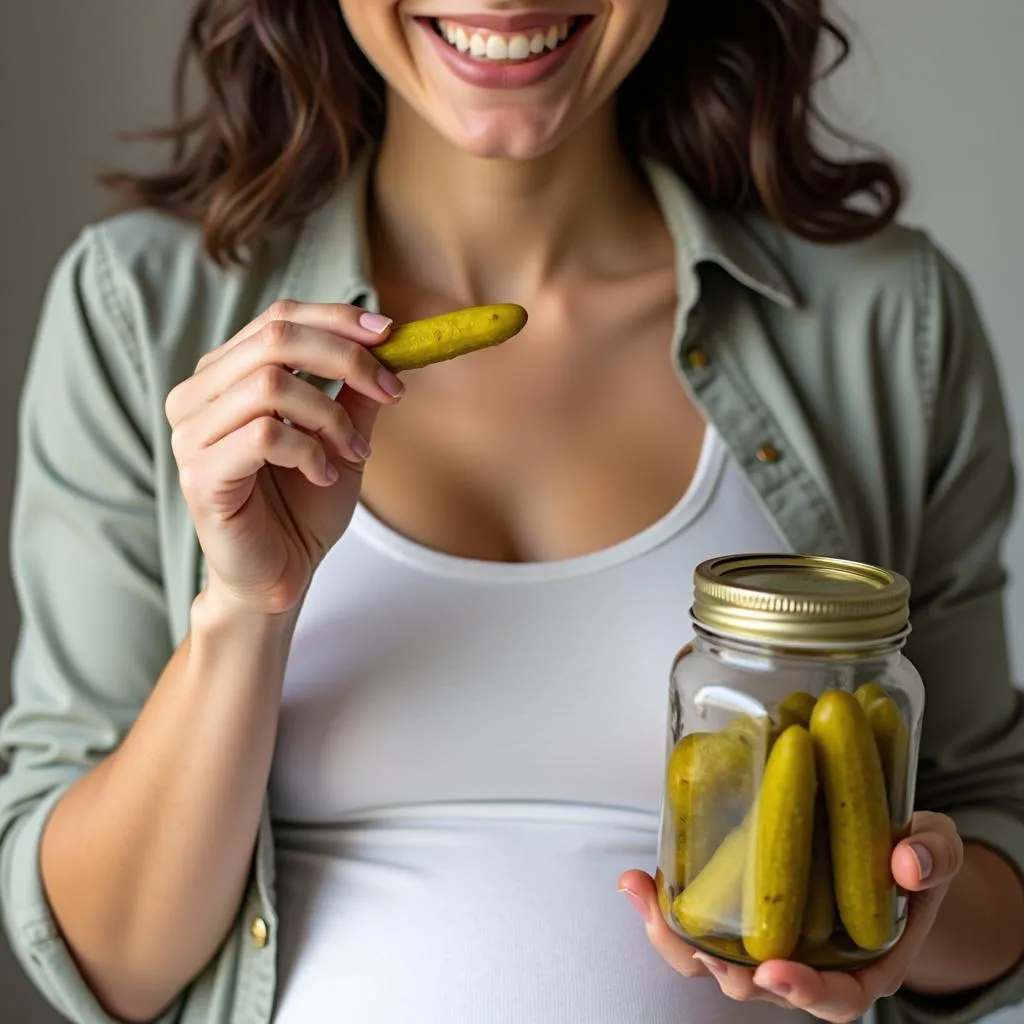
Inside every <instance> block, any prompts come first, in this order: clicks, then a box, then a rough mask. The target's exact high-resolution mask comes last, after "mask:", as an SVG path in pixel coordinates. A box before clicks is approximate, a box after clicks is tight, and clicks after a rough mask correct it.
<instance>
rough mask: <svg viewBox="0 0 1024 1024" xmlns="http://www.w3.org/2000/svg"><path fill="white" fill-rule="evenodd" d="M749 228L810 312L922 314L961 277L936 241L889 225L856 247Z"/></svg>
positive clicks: (768, 227) (759, 224)
mask: <svg viewBox="0 0 1024 1024" xmlns="http://www.w3.org/2000/svg"><path fill="white" fill-rule="evenodd" d="M748 223H749V227H750V230H751V231H752V232H753V233H754V234H755V235H756V236H757V237H758V238H759V240H760V241H761V242H762V244H763V245H765V246H766V248H768V250H769V251H770V252H771V254H772V256H773V257H774V258H775V260H776V261H777V262H778V263H779V265H780V269H781V270H782V271H783V273H784V274H785V275H786V276H787V278H788V279H789V280H790V281H791V282H792V284H793V288H794V290H795V291H796V293H797V296H798V300H799V302H800V305H802V306H804V307H806V308H808V309H815V308H820V307H822V306H825V305H827V304H837V303H838V304H839V305H841V306H842V307H843V308H846V309H850V310H853V309H858V308H865V307H866V308H873V309H875V310H876V311H877V309H878V307H879V304H886V305H888V306H891V307H892V308H893V310H894V311H895V310H896V309H897V308H900V309H902V310H903V311H907V310H913V309H918V310H920V311H921V312H922V313H923V312H925V311H927V309H928V308H929V307H930V305H931V304H932V303H934V302H935V301H936V300H937V299H938V298H939V295H938V294H937V290H938V289H940V288H943V287H946V286H947V285H948V284H950V283H951V282H950V281H946V280H944V279H945V278H946V277H947V276H948V275H949V274H950V273H952V274H953V276H957V272H956V271H955V270H953V268H952V266H951V264H950V263H949V260H948V258H947V257H946V256H945V254H944V253H943V252H942V251H941V249H940V248H939V246H938V245H937V244H936V242H935V241H934V239H933V238H932V237H931V235H930V234H929V233H928V232H927V231H925V230H923V229H921V228H918V227H913V226H910V225H907V224H902V223H893V224H890V225H888V226H887V227H885V228H883V229H882V230H880V231H878V232H876V233H875V234H873V235H871V236H870V237H868V238H865V239H861V240H859V241H855V242H845V243H840V244H824V243H816V242H812V241H809V240H807V239H804V238H800V237H798V236H796V235H794V234H792V233H791V232H787V231H784V230H783V229H781V228H779V227H778V226H777V225H775V224H772V223H769V222H767V221H766V220H764V219H761V218H751V220H750V221H749V222H748Z"/></svg>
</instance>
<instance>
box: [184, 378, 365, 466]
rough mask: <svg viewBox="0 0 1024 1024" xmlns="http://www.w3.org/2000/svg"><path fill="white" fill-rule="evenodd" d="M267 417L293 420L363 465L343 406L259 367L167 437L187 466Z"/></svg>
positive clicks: (360, 445) (360, 443) (360, 444)
mask: <svg viewBox="0 0 1024 1024" xmlns="http://www.w3.org/2000/svg"><path fill="white" fill-rule="evenodd" d="M265 416H274V417H277V418H279V419H285V420H289V421H291V423H293V424H294V425H295V426H297V427H301V428H302V430H304V431H305V432H306V433H310V434H313V435H314V436H316V437H319V438H321V440H323V441H324V442H325V443H326V444H327V446H328V448H329V449H331V450H333V451H334V452H335V453H336V454H337V455H339V456H340V457H341V458H343V459H350V460H352V461H353V462H361V461H362V460H363V459H365V458H367V456H368V455H369V453H370V448H369V444H368V443H367V441H366V439H365V438H364V437H362V436H361V435H358V434H357V432H356V430H355V428H354V427H353V425H352V421H351V419H350V418H349V414H348V412H347V411H346V410H345V409H344V408H343V407H342V406H341V405H339V404H338V403H337V402H335V401H333V400H332V399H330V398H328V397H327V396H326V395H325V394H323V393H322V392H321V391H318V390H317V389H316V388H315V387H313V385H312V384H309V383H307V382H306V381H304V380H301V379H300V378H298V377H296V376H295V375H294V374H291V373H289V372H288V371H287V370H285V369H283V368H282V367H280V366H262V367H260V369H258V370H257V371H256V372H255V373H252V374H250V375H249V376H248V377H246V378H244V379H243V380H241V381H239V382H238V383H237V384H235V385H233V386H232V387H230V388H228V390H227V391H225V392H224V394H222V395H221V396H220V398H219V399H218V400H217V401H215V402H208V403H205V404H204V405H203V406H202V407H201V408H200V410H199V411H198V412H197V413H196V414H195V415H193V416H191V417H188V418H186V419H185V420H183V421H182V422H181V423H179V424H178V426H177V427H176V428H175V429H174V431H173V432H172V434H171V447H172V449H173V451H174V455H175V458H176V459H177V460H178V463H179V464H182V463H184V462H187V461H188V460H189V459H190V458H191V457H192V456H193V455H194V453H195V452H196V451H197V450H198V449H200V448H208V447H209V446H210V445H212V444H216V443H217V442H218V441H220V440H221V439H222V438H224V437H227V436H228V434H231V433H233V432H234V431H236V430H239V429H240V428H241V427H243V426H245V424H246V423H248V422H249V421H250V420H255V419H260V418H261V417H265Z"/></svg>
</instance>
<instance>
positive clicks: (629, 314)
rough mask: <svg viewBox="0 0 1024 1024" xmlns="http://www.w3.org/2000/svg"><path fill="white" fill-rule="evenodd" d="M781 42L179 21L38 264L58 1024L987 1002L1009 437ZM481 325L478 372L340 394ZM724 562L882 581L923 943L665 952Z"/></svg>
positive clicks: (252, 17) (43, 900) (978, 331)
mask: <svg viewBox="0 0 1024 1024" xmlns="http://www.w3.org/2000/svg"><path fill="white" fill-rule="evenodd" d="M823 37H830V38H832V39H833V40H834V39H836V38H837V33H836V31H835V29H834V28H833V27H832V26H831V25H830V24H829V23H828V22H827V21H826V20H825V19H824V16H823V15H822V12H821V10H820V5H819V3H818V2H817V0H788V2H786V3H778V2H776V0H733V2H731V3H728V4H722V3H716V4H679V3H677V4H672V5H670V4H669V3H668V2H667V0H603V2H602V3H597V2H594V0H579V2H578V3H577V4H575V5H573V6H570V5H568V4H565V3H561V2H558V3H556V2H553V0H552V2H524V3H522V4H519V5H516V6H513V5H511V4H509V3H504V2H498V0H474V2H472V3H467V2H462V3H459V4H457V5H450V4H449V3H448V2H447V0H445V2H443V3H442V2H440V0H419V2H405V0H341V4H340V8H339V7H338V6H336V5H335V4H333V0H305V2H302V3H294V2H289V3H286V2H284V0H204V2H202V3H201V4H200V5H199V9H198V12H197V14H196V16H195V19H194V21H193V23H192V30H191V34H190V44H189V45H190V49H191V52H192V54H193V56H195V57H196V58H198V61H199V65H200V67H201V69H202V71H203V73H204V75H205V81H206V102H205V105H204V106H203V108H202V110H201V111H200V113H199V114H198V115H197V116H196V117H195V118H192V119H188V120H184V121H182V122H181V124H180V125H179V126H178V127H177V128H176V129H174V130H173V131H172V132H171V133H170V135H171V137H172V138H174V139H175V140H177V141H178V142H180V143H182V144H183V148H181V149H180V150H179V152H178V154H177V155H176V156H175V158H174V160H173V163H172V166H171V167H170V168H169V169H168V170H167V171H166V172H164V173H161V174H158V175H155V176H152V177H132V176H125V177H121V178H119V179H117V180H116V181H115V184H117V185H119V186H120V187H121V188H122V189H124V190H126V191H127V192H128V193H129V195H130V196H131V197H132V198H133V199H134V200H135V201H136V203H137V205H139V206H140V207H141V210H140V211H137V212H134V213H130V214H127V215H124V216H121V217H118V218H115V219H113V220H110V221H108V222H106V223H104V224H100V225H98V226H96V227H93V228H91V229H89V230H88V231H86V232H85V233H84V234H83V236H82V238H81V239H80V240H79V242H78V243H77V244H76V245H75V246H74V247H73V248H72V250H71V251H70V252H69V253H68V255H67V256H66V257H65V259H64V260H63V261H62V263H61V265H60V267H59V269H58V271H57V273H56V275H55V278H54V281H53V284H52V287H51V290H50V293H49V296H48V299H47V302H46V308H45V311H44V315H43V318H42V324H41V327H40V331H39V336H38V339H37V343H36V348H35V354H34V359H33V364H32V369H31V372H30V376H29V381H28V385H27V389H26V393H25V401H24V413H23V420H22V432H21V452H20V474H19V480H18V501H17V510H16V519H15V539H14V545H15V552H16V559H17V579H18V585H19V593H20V597H21V601H22V608H23V612H24V626H23V633H22V639H21V644H20V648H19V654H18V660H17V667H16V679H15V693H16V696H15V703H14V706H13V708H12V710H11V711H10V712H9V713H8V714H7V716H6V719H5V723H4V728H3V744H4V750H5V751H6V752H8V754H9V756H10V759H11V771H10V774H9V775H8V776H7V777H6V778H5V779H4V780H3V783H2V791H0V793H2V796H0V843H2V845H0V856H2V865H3V876H2V877H3V904H4V913H5V920H6V924H7V927H8V929H9V931H10V934H11V936H12V940H13V943H14V946H15V948H16V950H17V952H18V953H19V955H20V957H21V959H22V961H23V963H24V965H25V967H26V970H27V971H28V972H29V974H30V975H31V977H32V978H33V979H34V980H35V982H36V984H37V985H38V986H39V987H40V989H41V990H42V991H43V992H44V993H45V994H46V995H47V996H48V998H49V999H50V1000H51V1001H52V1002H53V1003H54V1004H55V1005H56V1006H57V1007H58V1008H60V1009H61V1010H62V1011H63V1012H64V1013H65V1014H66V1015H67V1016H69V1017H70V1018H71V1019H72V1020H75V1021H80V1022H101V1021H102V1022H108V1021H110V1020H112V1019H120V1020H130V1021H148V1020H154V1019H159V1020H162V1021H172V1020H174V1021H184V1022H188V1024H193V1022H199V1021H204V1022H205V1021H225V1022H227V1021H245V1022H261V1021H264V1022H265V1021H270V1020H274V1021H276V1022H280V1024H294V1022H298V1021H302V1022H305V1021H312V1020H317V1021H319V1020H339V1021H360V1022H380V1024H392V1022H397V1021H400V1020H401V1021H406V1020H417V1021H424V1022H426V1021H438V1022H440V1021H444V1022H450V1021H494V1022H502V1021H513V1020H515V1021H530V1022H531V1024H547V1022H556V1021H557V1022H564V1021H609V1022H611V1021H614V1022H616V1024H620V1022H624V1021H636V1022H641V1021H642V1022H644V1024H680V1022H697V1021H707V1020H737V1021H747V1020H750V1021H760V1020H762V1019H764V1020H769V1019H771V1020H775V1019H780V1020H781V1019H783V1017H784V1016H785V1013H786V1010H787V1009H792V1008H796V1009H799V1010H803V1011H806V1012H807V1013H809V1014H811V1015H814V1016H816V1017H818V1018H821V1019H823V1020H828V1021H847V1020H852V1019H855V1018H856V1017H858V1016H860V1015H862V1014H864V1013H866V1012H867V1011H868V1010H869V1009H870V1008H871V1006H872V1005H873V1004H874V1003H875V1002H876V1000H879V999H882V998H883V997H889V996H892V995H893V994H894V993H896V991H897V989H901V991H900V994H899V995H898V996H897V998H896V999H885V1000H884V1002H883V1003H882V1004H880V1006H881V1013H882V1015H883V1016H884V1017H885V1019H887V1020H895V1019H898V1018H901V1017H902V1019H907V1020H917V1021H932V1020H936V1019H939V1018H943V1019H952V1020H957V1021H966V1020H972V1019H977V1018H978V1017H979V1016H980V1015H982V1014H984V1013H987V1012H988V1011H989V1010H991V1009H994V1008H996V1007H998V1006H1000V1005H1004V1004H1006V1003H1009V1002H1012V1001H1014V1000H1015V999H1017V998H1019V997H1020V996H1021V994H1022V991H1024V983H1022V972H1021V970H1020V968H1019V967H1016V969H1015V966H1016V965H1018V963H1019V961H1020V958H1021V955H1022V953H1024V936H1022V933H1021V930H1022V921H1024V889H1022V886H1021V880H1020V874H1019V872H1020V870H1021V868H1022V865H1024V800H1022V795H1021V794H1022V782H1024V720H1022V715H1021V701H1020V697H1019V695H1018V694H1017V693H1016V692H1015V691H1014V690H1013V688H1012V687H1011V685H1010V681H1009V678H1008V669H1007V656H1006V641H1005V636H1004V628H1003V619H1002V611H1001V595H1002V588H1003V583H1004V575H1003V571H1002V569H1001V567H1000V561H999V549H1000V543H1001V540H1002V536H1003V532H1004V530H1005V527H1006V523H1007V520H1008V517H1009V514H1010V508H1011V496H1012V483H1013V473H1012V468H1011V464H1010V459H1009V454H1008V438H1007V430H1006V421H1005V415H1004V411H1003V407H1002V404H1001V396H1000V388H999V384H998V381H997V380H996V377H995V373H994V369H993V363H992V358H991V353H990V351H989V347H988V343H987V341H986V338H985V336H984V332H983V329H982V327H981V325H980V320H979V318H978V315H977V314H976V312H975V309H974V305H973V303H972V299H971V296H970V293H969V291H968V290H967V288H966V286H965V285H964V283H963V281H962V279H961V277H960V275H959V274H958V272H957V271H956V270H955V269H954V268H953V266H952V265H951V264H950V262H949V261H948V260H947V259H946V258H945V257H943V256H942V255H941V254H940V253H938V252H937V251H936V249H935V248H934V247H933V246H932V245H931V244H930V242H929V241H928V240H927V239H926V238H925V237H923V236H922V235H921V234H919V233H916V232H911V231H908V230H904V229H900V228H896V227H893V226H891V221H892V219H893V217H894V215H895V213H896V210H897V207H898V205H899V189H898V185H897V182H896V178H895V175H894V174H893V172H892V170H891V169H890V168H889V167H888V165H886V164H885V163H883V162H850V163H836V162H832V161H830V160H829V159H827V158H826V157H825V156H824V155H823V154H822V153H821V152H819V151H818V150H817V149H816V148H815V146H814V144H813V142H812V141H811V137H810V134H809V133H810V119H809V116H808V110H809V90H810V87H811V82H812V78H813V75H812V68H813V65H814V60H815V55H816V52H817V50H818V46H819V43H820V42H821V41H822V38H823ZM865 200H867V202H865ZM497 301H500V302H510V301H511V302H519V303H521V304H522V305H524V306H525V307H526V308H527V309H528V310H529V313H530V321H529V324H528V326H527V328H526V330H525V331H524V332H523V333H522V334H521V335H520V336H519V337H517V338H516V339H515V340H513V341H511V342H509V343H507V344H506V345H504V346H502V347H501V348H499V349H496V350H493V351H489V352H486V353H479V354H477V355H474V356H467V357H465V358H464V359H462V360H456V361H454V362H451V363H446V364H442V365H438V366H434V367H430V368H428V369H426V370H422V371H418V372H417V373H416V374H415V375H412V374H410V375H409V379H408V380H407V381H399V380H398V379H396V378H395V377H394V376H393V375H391V374H389V373H387V372H385V371H384V370H383V369H382V367H381V365H380V364H379V363H378V362H377V361H376V360H375V359H374V357H373V346H374V345H375V344H376V343H377V342H379V341H380V340H382V339H384V338H386V337H387V335H388V332H389V330H390V326H391V324H392V323H393V322H396V321H408V320H410V319H414V318H418V317H421V316H426V315H429V314H434V313H438V312H444V311H447V310H450V309H454V308H458V307H461V306H466V305H471V304H477V303H486V302H497ZM291 371H301V375H300V374H296V373H293V372H291ZM317 378H321V379H324V380H327V381H341V382H342V383H343V387H342V389H341V391H340V394H339V395H338V397H337V399H336V400H335V399H332V398H330V397H328V395H329V394H333V393H334V392H332V391H330V389H328V388H317V387H314V385H313V383H311V379H312V380H316V379H317ZM406 388H408V390H407V391H406ZM371 444H372V451H373V454H372V456H371V455H370V454H369V453H370V448H371ZM750 549H762V550H768V549H773V550H785V549H796V550H802V551H807V552H815V553H824V554H833V555H839V556H849V557H856V558H860V559H864V560H868V561H872V562H876V563H881V564H885V565H888V566H891V567H893V568H895V569H898V570H901V571H903V572H905V573H907V574H908V575H910V576H911V578H912V581H913V584H914V588H915V597H916V603H915V607H914V621H915V632H914V635H913V641H912V644H911V645H910V649H909V655H910V657H911V658H912V659H913V660H914V661H915V663H916V664H917V666H918V668H919V669H920V671H921V672H922V675H923V677H924V679H925V681H926V686H927V692H928V702H929V710H928V719H927V723H926V726H925V737H924V741H923V743H924V746H923V751H922V762H921V774H920V780H919V786H918V794H919V806H920V808H921V811H920V813H919V814H918V815H917V817H916V818H915V822H914V832H913V834H912V835H911V836H910V837H909V839H907V840H905V841H904V842H902V843H900V844H899V846H898V847H897V848H896V850H895V852H894V855H893V860H892V866H893V872H894V875H895V877H896V879H897V881H898V882H899V884H900V885H902V886H904V887H905V888H906V889H908V890H910V891H911V892H912V893H913V896H912V899H911V906H912V915H911V920H910V924H909V926H908V928H907V931H906V934H905V936H904V938H903V939H902V940H901V942H900V943H899V944H898V946H897V947H896V948H895V950H894V951H893V952H892V953H891V954H889V955H888V956H887V957H886V959H885V960H884V961H883V962H882V963H880V964H879V965H877V966H875V967H871V968H869V969H866V970H864V971H862V972H860V973H858V974H830V975H827V976H826V975H820V974H817V973H815V972H814V971H811V970H809V969H807V968H803V967H800V966H798V965H796V964H789V963H768V964H765V965H762V966H761V967H760V968H759V969H758V970H757V971H755V972H751V971H747V970H742V969H740V968H738V967H734V966H726V965H724V964H720V963H717V962H715V961H713V960H710V959H708V958H706V957H704V956H698V955H694V951H693V950H692V949H690V948H688V947H687V946H686V945H685V944H684V943H682V942H681V941H680V940H679V939H678V938H677V937H675V936H674V935H673V934H672V933H670V931H669V930H668V929H667V927H666V926H665V925H664V923H663V922H662V921H661V919H660V917H659V916H658V913H657V901H656V897H655V894H654V890H653V883H652V880H651V877H650V874H649V871H650V870H651V869H652V868H653V866H654V865H653V861H654V849H655V830H656V825H657V810H658V803H659V800H660V797H661V772H662V756H663V728H664V722H665V711H666V702H665V691H666V675H667V670H668V666H669V663H670V661H671V657H672V655H673V653H674V652H675V650H676V649H677V648H678V647H679V646H680V644H681V643H682V642H684V641H685V639H686V636H685V632H686V627H685V622H686V610H687V607H688V604H689V600H690V588H689V574H690V571H691V569H692V567H693V565H694V564H695V563H696V562H697V561H699V560H700V559H701V558H703V557H706V556H708V555H711V554H716V553H721V552H723V551H735V550H750ZM616 889H618V890H619V892H621V893H622V894H624V895H625V897H626V898H625V899H624V898H623V896H622V895H618V894H617V893H616V891H615V890H616ZM630 903H632V904H633V905H634V906H635V907H636V909H637V910H638V911H639V913H640V915H641V916H642V920H643V923H644V927H645V928H646V937H645V936H644V934H643V930H642V929H641V926H640V922H639V921H638V920H637V918H636V917H635V916H634V915H633V911H632V910H631V909H630V906H629V904H630ZM648 939H649V940H650V942H648ZM741 1003H746V1004H747V1005H743V1006H741V1005H740V1004H741Z"/></svg>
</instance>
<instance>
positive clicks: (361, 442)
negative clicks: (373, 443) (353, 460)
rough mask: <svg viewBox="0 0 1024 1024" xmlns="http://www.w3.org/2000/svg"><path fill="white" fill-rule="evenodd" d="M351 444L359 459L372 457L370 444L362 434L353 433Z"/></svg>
mask: <svg viewBox="0 0 1024 1024" xmlns="http://www.w3.org/2000/svg"><path fill="white" fill-rule="evenodd" d="M349 445H350V446H351V448H352V451H353V452H354V453H355V454H356V456H357V457H358V458H359V459H361V460H363V459H368V458H369V457H370V446H369V444H368V443H367V441H366V438H365V437H363V435H362V434H353V435H352V438H351V440H350V441H349Z"/></svg>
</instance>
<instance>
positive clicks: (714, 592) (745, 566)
mask: <svg viewBox="0 0 1024 1024" xmlns="http://www.w3.org/2000/svg"><path fill="white" fill-rule="evenodd" d="M691 614H692V616H693V618H694V620H695V621H696V622H697V623H699V624H700V625H702V626H704V627H705V628H707V629H709V630H711V631H712V632H715V633H723V634H727V635H729V636H733V637H737V638H740V639H745V640H756V641H761V642H768V643H779V644H785V645H787V646H797V647H804V646H814V647H827V646H830V645H842V644H851V643H853V644H861V643H866V642H870V641H875V640H878V641H881V640H887V639H890V638H895V637H898V636H899V635H900V634H902V633H903V632H904V631H905V629H906V628H907V622H908V619H909V615H910V584H909V583H908V582H907V580H906V579H904V578H903V577H902V576H900V575H899V574H898V573H894V572H890V571H888V570H886V569H879V568H877V567H876V566H873V565H865V564H863V563H860V562H848V561H843V560H841V559H837V558H822V557H817V556H811V555H753V554H751V555H731V556H728V557H725V558H712V559H710V560H708V561H706V562H703V563H701V564H700V565H699V566H697V568H696V570H695V571H694V603H693V609H692V612H691Z"/></svg>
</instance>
